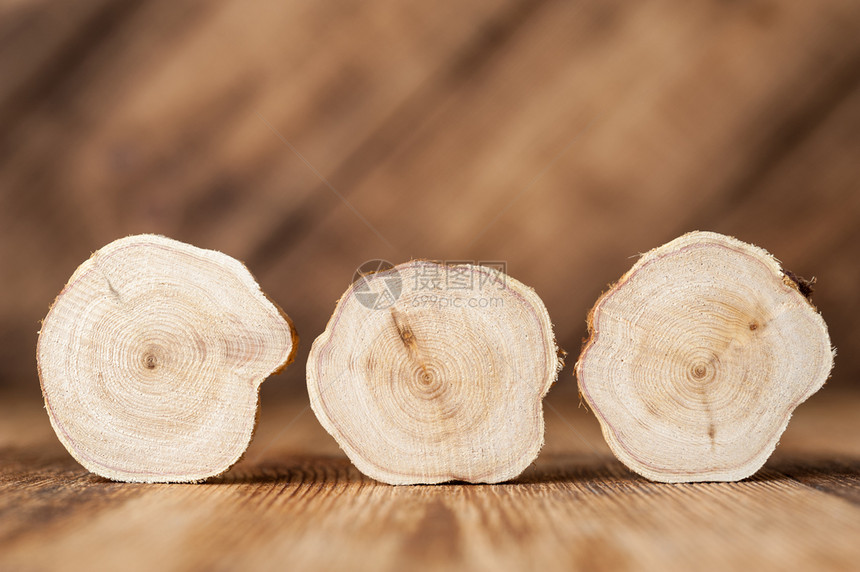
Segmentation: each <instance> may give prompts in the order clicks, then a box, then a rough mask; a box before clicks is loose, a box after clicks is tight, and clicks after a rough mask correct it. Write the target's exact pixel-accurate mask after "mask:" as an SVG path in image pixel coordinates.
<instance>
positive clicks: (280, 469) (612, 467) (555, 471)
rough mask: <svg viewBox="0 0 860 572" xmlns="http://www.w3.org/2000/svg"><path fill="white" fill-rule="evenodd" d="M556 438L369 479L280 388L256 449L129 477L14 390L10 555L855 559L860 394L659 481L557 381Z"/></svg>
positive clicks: (0, 433) (85, 561) (5, 405)
mask: <svg viewBox="0 0 860 572" xmlns="http://www.w3.org/2000/svg"><path fill="white" fill-rule="evenodd" d="M547 404H548V405H547V408H546V416H547V444H546V447H545V449H544V450H543V452H542V453H541V455H540V456H539V458H538V461H537V463H536V464H535V465H534V466H533V467H532V468H530V469H529V470H527V472H526V473H525V474H524V475H523V476H522V477H521V478H520V479H518V480H517V481H515V482H512V483H504V484H497V485H469V484H446V485H436V486H399V487H395V486H390V485H383V484H379V483H376V482H374V481H371V480H369V479H367V478H365V477H362V476H361V475H360V473H358V471H356V470H355V469H354V468H353V467H352V466H351V465H350V464H349V462H348V461H347V459H346V457H345V456H344V455H343V454H342V453H341V452H340V451H339V450H338V448H337V446H336V444H335V443H334V441H333V440H332V439H331V438H330V437H329V436H328V435H327V434H326V433H325V432H324V431H323V429H322V428H321V427H320V426H319V425H318V424H317V422H316V421H315V420H314V418H313V414H312V413H311V412H310V410H309V409H308V407H307V403H306V402H303V401H300V400H296V401H293V402H290V403H287V404H283V405H278V406H274V407H273V406H268V405H267V404H266V403H265V402H264V403H263V409H262V415H261V422H260V427H259V431H258V434H257V436H256V438H255V440H254V442H253V444H252V446H251V448H250V449H249V451H248V454H247V456H246V458H245V459H244V460H243V461H241V462H240V464H238V465H237V466H236V467H234V468H233V469H232V470H231V471H229V472H228V473H227V474H226V475H225V476H224V477H223V478H221V479H220V480H218V481H216V482H212V483H208V484H203V485H145V484H120V483H112V482H110V481H106V480H104V479H101V478H99V477H96V476H94V475H91V474H88V473H87V472H86V471H85V470H83V469H82V468H81V467H80V466H79V465H77V464H76V463H75V462H74V460H72V458H71V457H69V455H68V454H67V453H66V452H65V451H64V450H63V448H62V447H61V446H60V444H59V443H58V442H57V440H56V438H55V437H54V435H53V432H52V431H51V428H50V425H49V424H48V420H47V416H46V415H45V412H44V411H43V410H42V409H41V406H40V404H39V403H37V402H35V401H31V400H26V399H23V400H22V399H12V398H7V399H4V400H3V402H2V404H0V569H3V570H45V569H49V568H63V569H68V570H92V569H123V570H151V569H156V568H157V569H179V570H201V569H202V570H228V569H242V570H248V569H295V570H413V569H440V570H441V569H455V570H456V569H467V568H471V569H482V570H487V569H491V570H496V571H500V572H501V571H506V570H525V569H532V570H534V569H537V570H546V571H549V570H571V569H576V568H581V569H587V570H624V569H642V568H647V569H661V570H691V569H696V570H716V569H726V568H728V567H732V566H733V567H735V568H738V567H744V568H745V569H751V570H758V569H771V570H785V569H805V570H813V569H814V570H821V569H843V570H850V569H856V563H857V562H858V559H860V546H858V543H857V539H858V538H860V440H858V438H857V436H858V434H860V415H858V413H857V412H858V411H860V395H858V394H851V393H844V394H840V393H839V392H834V391H828V388H827V387H825V389H824V390H822V392H821V393H819V394H817V395H816V396H814V397H813V398H811V399H810V401H808V402H807V403H805V404H803V405H801V406H800V407H799V408H798V410H797V413H796V415H795V417H794V419H793V420H792V423H791V424H790V425H789V428H788V431H787V432H786V433H785V434H784V436H783V439H782V442H781V445H780V446H779V447H778V449H777V452H776V454H775V455H774V457H773V458H771V460H770V461H768V463H767V465H766V466H765V468H764V469H762V471H760V472H759V473H757V474H756V475H755V476H754V477H752V478H750V479H748V480H745V481H742V482H737V483H698V484H678V485H674V484H661V483H651V482H648V481H646V480H644V479H642V478H641V477H638V476H636V475H634V474H632V473H631V472H629V471H627V470H626V469H625V468H624V467H623V466H622V465H621V464H620V463H618V462H617V461H615V460H614V458H613V457H612V455H611V454H610V452H609V450H608V448H607V447H606V446H605V445H604V443H603V440H602V439H601V437H600V434H599V428H598V425H597V422H596V421H595V419H594V418H593V417H592V416H591V414H590V413H587V412H585V411H584V410H583V409H578V408H577V402H576V400H575V399H571V398H570V396H568V395H565V394H564V393H563V392H557V391H556V392H553V393H552V394H551V395H550V397H549V398H548V400H547Z"/></svg>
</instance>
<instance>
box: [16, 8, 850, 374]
mask: <svg viewBox="0 0 860 572" xmlns="http://www.w3.org/2000/svg"><path fill="white" fill-rule="evenodd" d="M858 28H860V4H858V3H857V2H856V1H854V0H824V1H822V2H816V3H815V4H811V3H780V2H776V1H774V0H755V1H750V2H715V1H713V0H696V1H694V2H690V3H687V4H685V5H684V6H683V7H679V6H678V5H677V3H675V2H669V1H667V0H646V1H644V2H638V3H636V4H630V3H625V2H618V1H603V0H600V1H598V0H584V1H582V2H560V1H553V0H545V1H539V2H532V1H526V0H490V1H477V0H467V1H464V2H450V3H445V2H442V3H432V4H428V3H421V2H401V3H397V4H396V5H391V4H390V3H381V2H373V1H371V2H362V3H351V4H350V5H349V6H348V7H343V6H342V5H341V4H340V3H332V2H315V3H312V4H305V3H299V4H294V3H250V4H249V3H247V2H239V1H238V0H220V1H218V2H202V1H192V2H183V3H182V4H177V3H175V2H168V1H167V0H140V1H134V2H128V1H120V0H86V1H81V2H76V3H75V5H74V6H68V7H63V8H62V9H58V8H57V7H56V6H55V4H54V3H51V2H46V1H44V0H11V1H7V2H0V46H2V48H3V49H2V50H0V77H3V82H0V123H2V125H3V130H2V131H0V269H2V270H0V272H2V274H1V275H0V277H2V284H3V288H4V290H3V292H4V294H3V295H2V296H0V317H2V320H0V342H2V343H0V383H3V384H9V385H23V386H24V387H27V388H34V387H35V372H34V369H33V367H32V360H31V359H30V356H31V355H32V351H31V348H32V345H33V343H34V342H35V332H36V331H37V330H38V320H39V319H40V318H41V317H42V316H44V314H45V312H46V310H47V308H48V306H49V304H50V302H51V300H52V299H53V296H54V295H55V293H56V292H57V290H58V289H59V288H60V287H61V286H62V284H63V282H64V280H65V279H66V277H67V276H68V275H69V274H70V273H71V272H72V271H73V270H74V268H75V266H76V265H77V263H78V262H79V261H80V260H83V259H85V258H86V256H87V255H88V254H89V253H90V252H92V251H94V250H95V249H97V248H99V247H100V246H101V245H103V244H106V243H108V242H110V241H111V240H114V239H116V238H119V237H121V236H124V235H127V234H135V233H140V232H157V233H162V234H166V235H169V236H172V237H175V238H177V239H180V240H183V241H186V242H190V243H193V244H196V245H199V246H202V247H205V248H213V249H217V250H220V251H223V252H226V253H228V254H230V255H231V256H234V257H236V258H239V259H240V260H243V261H245V262H247V263H248V265H249V266H250V268H251V269H252V271H253V272H254V273H255V274H256V275H257V276H258V277H259V279H260V281H261V284H262V286H263V288H264V289H265V291H266V292H267V293H269V294H270V295H271V296H272V297H273V298H274V299H275V300H276V301H278V302H279V303H280V304H281V305H282V306H284V307H289V308H296V309H297V310H296V312H295V316H294V318H295V320H296V323H297V327H298V329H299V330H300V331H302V332H307V333H308V335H310V336H311V337H312V336H314V335H316V334H317V333H318V332H321V331H322V330H323V328H324V326H325V322H326V319H327V317H328V315H329V313H330V310H331V305H332V303H333V301H334V300H336V299H337V297H338V295H339V294H340V293H341V292H343V290H344V288H345V287H346V286H347V285H348V283H349V280H350V277H351V276H352V273H353V271H354V269H355V268H356V267H357V266H358V265H359V264H361V263H362V262H364V261H365V260H369V259H373V258H387V259H389V260H391V261H392V262H394V263H399V262H403V261H405V260H407V259H409V258H411V257H424V258H432V259H441V260H474V261H481V260H505V261H507V263H508V266H507V267H508V272H509V273H510V274H511V275H512V276H514V277H515V278H518V279H520V280H522V281H523V282H525V283H528V284H530V285H533V286H534V287H535V289H536V290H537V292H538V293H539V294H540V295H541V297H542V298H543V299H544V301H545V302H546V305H547V308H548V310H549V312H550V315H551V316H552V317H553V321H554V322H555V324H556V327H557V330H556V332H557V336H558V340H559V344H560V345H561V346H562V347H563V348H565V349H567V350H568V351H571V352H575V351H576V350H577V348H578V347H579V344H580V340H581V338H582V337H583V336H584V335H585V320H584V317H585V313H586V311H587V309H588V308H589V307H590V305H591V304H592V303H593V301H594V300H595V299H596V298H597V296H598V295H599V293H600V292H601V291H602V290H603V289H604V288H605V286H606V284H607V283H609V282H610V281H612V280H614V279H615V278H617V276H619V275H620V274H621V273H622V272H623V271H624V270H625V269H626V268H627V267H629V265H630V262H629V257H631V256H635V255H636V253H638V252H644V251H646V250H647V249H649V248H651V247H653V246H654V245H656V244H661V243H664V242H666V241H667V240H669V239H671V238H673V237H675V236H678V235H679V234H681V233H683V232H686V231H689V230H694V229H697V228H698V229H706V230H715V231H719V232H724V233H726V234H731V235H735V236H738V237H740V238H741V239H743V240H745V241H748V242H752V243H755V244H759V245H761V246H762V247H764V248H767V249H768V250H770V251H771V252H775V253H778V255H779V256H780V258H781V259H782V261H783V263H784V265H785V267H786V268H788V269H790V270H792V271H793V272H796V273H798V274H800V275H802V276H806V277H810V276H813V275H815V276H817V277H818V279H819V288H818V292H817V293H816V297H815V303H816V305H817V306H819V308H821V310H822V313H823V315H824V316H825V319H827V320H828V322H830V323H831V326H832V330H831V333H832V337H833V343H834V345H835V346H837V347H838V348H840V350H841V356H842V358H841V359H840V362H839V364H838V365H839V367H838V368H837V370H836V374H835V378H834V380H833V383H834V384H846V385H850V384H853V383H854V382H855V381H856V380H857V379H860V359H858V358H856V357H854V356H860V335H858V333H857V330H856V328H855V327H854V323H855V322H856V319H857V316H858V312H860V305H858V304H860V302H858V300H860V298H858V297H857V296H856V295H855V292H856V284H857V282H858V280H860V276H858V270H857V268H858V266H857V265H856V264H855V263H854V261H856V260H857V259H858V257H860V235H858V234H857V232H858V231H857V228H858V221H860V202H858V197H860V192H858V181H860V164H858V162H857V161H856V157H857V153H858V147H860V95H858V94H860V92H858V86H860V82H858V80H860V36H858V34H857V33H856V31H857V29H858ZM275 131H276V132H275ZM284 141H288V142H289V144H290V145H291V146H292V147H293V148H294V149H295V150H296V151H298V152H300V153H301V155H302V158H300V157H298V156H297V155H296V153H294V152H293V151H292V150H291V148H290V147H289V146H287V145H286V144H285V143H284ZM305 161H306V162H307V163H308V164H310V165H312V166H313V169H314V170H315V171H316V173H315V172H314V170H312V169H310V168H309V167H308V165H307V164H306V163H305ZM317 173H318V174H319V175H321V176H323V177H324V178H325V180H326V181H327V183H328V184H330V185H331V188H330V187H329V186H328V184H327V183H326V182H323V181H322V180H321V179H320V177H319V176H317ZM332 189H335V190H336V192H333V191H332ZM340 197H343V198H345V199H347V200H348V201H349V206H348V205H347V204H346V203H344V202H343V201H342V200H341V198H340ZM356 212H358V213H360V214H361V216H362V217H363V219H364V220H362V218H360V217H358V216H356ZM404 213H409V215H408V216H406V215H405V214H404ZM366 223H367V224H366ZM371 227H372V228H371ZM374 229H375V230H374ZM378 235H381V236H382V237H384V240H380V238H379V236H378ZM584 245H587V247H585V246H584ZM539 252H543V253H550V255H551V257H552V260H553V262H555V261H561V260H563V261H564V264H555V263H552V264H550V263H547V260H546V257H545V256H536V255H535V253H539ZM295 276H302V277H303V279H302V280H301V281H297V280H295V279H294V278H295ZM308 349H309V345H305V346H303V347H302V348H300V354H299V355H298V357H297V359H298V361H299V362H300V363H301V362H303V361H304V359H305V357H306V355H307V351H308ZM297 369H298V368H297ZM301 377H302V375H301V372H300V371H297V370H296V371H294V372H291V373H289V374H287V378H288V379H289V380H290V381H291V382H292V383H289V384H285V385H289V386H294V387H301V385H302V384H301Z"/></svg>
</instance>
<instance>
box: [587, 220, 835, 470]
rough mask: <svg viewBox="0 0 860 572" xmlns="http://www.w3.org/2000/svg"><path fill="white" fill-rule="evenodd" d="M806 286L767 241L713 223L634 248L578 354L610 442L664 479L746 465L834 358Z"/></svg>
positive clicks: (765, 453) (755, 462) (770, 446)
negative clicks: (636, 255) (640, 250)
mask: <svg viewBox="0 0 860 572" xmlns="http://www.w3.org/2000/svg"><path fill="white" fill-rule="evenodd" d="M809 293H810V291H809V290H808V284H807V283H806V282H803V281H802V280H799V279H795V278H793V277H792V275H791V274H790V273H787V272H785V271H783V270H782V268H781V267H780V264H779V262H778V261H777V260H776V259H775V258H774V257H773V256H771V255H770V254H769V253H767V252H766V251H764V250H762V249H761V248H758V247H755V246H752V245H750V244H746V243H743V242H741V241H739V240H737V239H735V238H731V237H728V236H723V235H720V234H716V233H712V232H692V233H689V234H686V235H684V236H682V237H680V238H677V239H675V240H673V241H672V242H670V243H668V244H665V245H663V246H661V247H659V248H656V249H654V250H652V251H650V252H648V253H647V254H645V255H643V256H642V257H641V258H640V259H639V261H638V262H637V263H636V264H635V265H634V266H633V268H631V269H630V271H628V272H627V274H625V275H624V276H623V277H622V278H621V280H619V281H618V283H617V284H615V285H614V286H612V287H611V288H610V289H609V291H607V292H606V293H605V294H603V296H601V297H600V299H599V300H598V301H597V303H596V304H595V306H594V308H593V309H592V311H591V314H590V316H589V330H590V337H589V340H588V342H587V344H586V345H585V347H584V349H583V351H582V354H581V356H580V358H579V361H578V363H577V364H576V375H577V378H578V380H579V389H580V393H581V394H582V396H583V397H584V398H585V400H586V401H587V402H588V404H589V405H590V406H591V408H592V409H593V410H594V412H595V414H596V415H597V418H598V419H599V420H600V424H601V427H602V429H603V435H604V437H605V438H606V441H607V442H608V443H609V446H610V447H611V449H612V451H613V452H614V453H615V456H616V457H618V459H620V460H621V461H622V462H623V463H624V464H625V465H627V466H628V467H629V468H630V469H632V470H633V471H635V472H637V473H639V474H640V475H643V476H644V477H647V478H649V479H651V480H655V481H663V482H692V481H734V480H738V479H742V478H745V477H748V476H750V475H752V474H753V473H755V472H756V471H757V470H758V469H759V468H760V467H761V466H762V465H763V464H764V462H765V461H766V460H767V458H768V457H769V456H770V454H771V453H772V452H773V450H774V448H775V447H776V443H777V441H778V440H779V438H780V436H781V435H782V433H783V431H784V430H785V428H786V426H787V424H788V420H789V418H790V416H791V413H792V411H793V410H794V408H795V407H797V405H799V404H800V403H801V402H803V401H805V400H806V399H807V398H808V397H809V396H810V395H812V394H813V393H815V392H816V391H817V390H818V389H819V388H820V387H821V386H822V385H823V384H824V382H825V381H826V380H827V378H828V376H829V374H830V370H831V368H832V366H833V355H834V353H833V350H832V348H831V346H830V337H829V336H828V334H827V326H826V325H825V323H824V319H823V318H822V317H821V315H820V314H819V313H818V311H817V310H816V308H815V307H814V306H813V305H812V303H811V302H810V300H809V299H808V298H807V296H806V295H808V294H809Z"/></svg>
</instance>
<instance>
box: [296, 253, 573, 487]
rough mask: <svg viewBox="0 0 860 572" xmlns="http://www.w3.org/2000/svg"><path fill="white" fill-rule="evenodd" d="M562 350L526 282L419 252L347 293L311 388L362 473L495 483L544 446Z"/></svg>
mask: <svg viewBox="0 0 860 572" xmlns="http://www.w3.org/2000/svg"><path fill="white" fill-rule="evenodd" d="M391 292H396V293H397V294H396V296H395V295H391ZM383 293H385V294H387V295H388V297H386V298H382V299H380V298H378V297H377V296H379V295H380V294H383ZM395 298H396V299H395ZM380 302H382V303H381V304H380ZM560 358H561V356H560V354H559V350H558V347H557V346H556V343H555V338H554V336H553V332H552V322H551V321H550V317H549V314H547V311H546V307H545V306H544V304H543V302H542V301H541V299H540V297H539V296H538V295H537V294H536V293H535V291H534V290H532V289H531V288H529V287H528V286H527V285H525V284H523V283H521V282H519V281H518V280H515V279H514V278H511V277H510V276H507V275H506V274H504V273H503V272H500V271H498V270H497V269H493V268H489V267H486V266H474V265H471V264H462V265H450V266H446V265H441V264H436V263H434V262H430V261H426V260H417V261H413V262H409V263H406V264H400V265H398V266H396V267H394V268H392V269H390V270H384V271H381V272H376V273H374V274H372V275H369V276H365V277H363V278H361V279H360V280H358V281H356V282H355V283H353V285H352V286H350V287H349V288H348V289H347V291H346V292H345V293H344V295H343V296H342V297H341V299H340V300H339V301H338V303H337V308H336V309H335V311H334V314H333V315H332V317H331V319H330V320H329V323H328V326H326V330H325V332H323V333H322V334H321V335H320V336H319V337H318V338H317V339H316V340H315V341H314V344H313V347H312V348H311V352H310V356H309V357H308V364H307V373H308V376H307V378H308V384H307V388H308V396H309V399H310V403H311V409H312V410H313V412H314V413H315V414H316V416H317V419H319V422H320V424H321V425H322V426H323V427H325V429H326V430H327V431H328V432H329V433H330V434H331V435H332V436H333V437H334V438H335V440H336V441H337V442H338V443H339V444H340V446H341V447H342V448H343V450H344V451H345V452H346V453H347V455H348V456H349V458H350V460H351V461H352V462H353V463H354V464H355V466H356V467H358V468H359V470H361V472H362V473H364V474H365V475H368V476H370V477H373V478H375V479H377V480H380V481H383V482H386V483H390V484H395V485H403V484H432V483H442V482H446V481H451V480H461V481H467V482H471V483H498V482H501V481H507V480H510V479H512V478H514V477H516V476H518V475H519V474H520V473H522V472H523V471H524V470H525V468H526V467H528V466H529V465H531V464H532V463H533V462H534V460H535V457H537V455H538V452H540V449H541V447H542V446H543V439H544V420H543V412H542V411H543V408H542V400H543V398H544V396H545V395H546V394H547V392H548V391H549V389H550V387H552V385H553V383H554V382H555V380H556V378H557V377H558V372H559V370H560V369H561V367H562V365H563V362H562V360H561V359H560Z"/></svg>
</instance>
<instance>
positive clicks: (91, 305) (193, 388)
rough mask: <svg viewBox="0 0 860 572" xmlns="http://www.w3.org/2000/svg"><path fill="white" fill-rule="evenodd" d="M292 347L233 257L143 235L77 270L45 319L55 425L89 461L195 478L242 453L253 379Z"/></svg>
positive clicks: (45, 376)
mask: <svg viewBox="0 0 860 572" xmlns="http://www.w3.org/2000/svg"><path fill="white" fill-rule="evenodd" d="M297 342H298V337H297V336H296V333H295V330H294V329H293V325H292V323H291V322H290V319H289V318H288V317H287V315H286V314H284V313H283V311H282V310H281V309H280V308H278V307H277V306H276V305H275V304H274V303H273V302H271V301H270V300H269V299H268V298H267V297H266V296H265V295H264V294H263V292H262V291H261V290H260V287H259V285H258V284H257V283H256V281H255V280H254V278H253V276H251V273H250V272H248V270H247V269H246V268H245V266H243V265H242V264H241V263H240V262H239V261H237V260H235V259H233V258H231V257H229V256H227V255H226V254H222V253H220V252H215V251H212V250H203V249H200V248H196V247H194V246H191V245H188V244H184V243H182V242H177V241H175V240H171V239H168V238H164V237H161V236H154V235H140V236H130V237H127V238H123V239H120V240H117V241H115V242H112V243H111V244H109V245H107V246H105V247H104V248H102V249H101V250H99V251H98V252H96V253H95V254H93V256H92V257H91V258H90V259H89V260H87V261H86V262H84V263H83V264H82V265H81V266H80V267H79V268H78V269H77V270H76V271H75V273H74V274H73V275H72V277H71V279H70V280H69V282H68V284H66V287H65V288H64V289H63V291H62V292H61V293H60V295H59V296H58V297H57V299H56V301H55V302H54V305H53V306H52V307H51V310H50V311H49V312H48V315H47V317H46V318H45V320H44V321H43V323H42V330H41V332H40V333H39V342H38V348H37V361H38V366H39V376H40V378H41V383H42V393H43V395H44V397H45V406H46V408H47V410H48V416H49V417H50V419H51V424H52V425H53V427H54V430H55V431H56V433H57V436H58V437H59V438H60V441H62V443H63V445H65V447H66V448H67V449H68V450H69V452H70V453H71V454H72V456H74V457H75V459H77V460H78V461H79V462H80V463H81V464H82V465H83V466H84V467H86V468H87V469H89V470H90V471H92V472H93V473H96V474H98V475H101V476H103V477H107V478H109V479H113V480H117V481H134V482H184V481H198V480H202V479H205V478H207V477H211V476H214V475H217V474H220V473H222V472H224V471H226V470H227V469H228V468H229V467H230V466H231V465H232V464H233V463H235V462H236V461H237V460H238V459H239V458H240V457H241V455H242V454H243V453H244V451H245V449H246V448H247V446H248V443H249V442H250V439H251V435H252V433H253V431H254V426H255V423H256V414H257V392H258V389H259V386H260V384H261V383H262V382H263V380H264V379H266V377H268V376H269V375H271V374H272V373H275V372H278V371H280V370H281V369H282V368H284V367H285V366H286V365H287V364H288V363H289V362H291V361H292V359H293V356H294V353H295V347H296V344H297Z"/></svg>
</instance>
